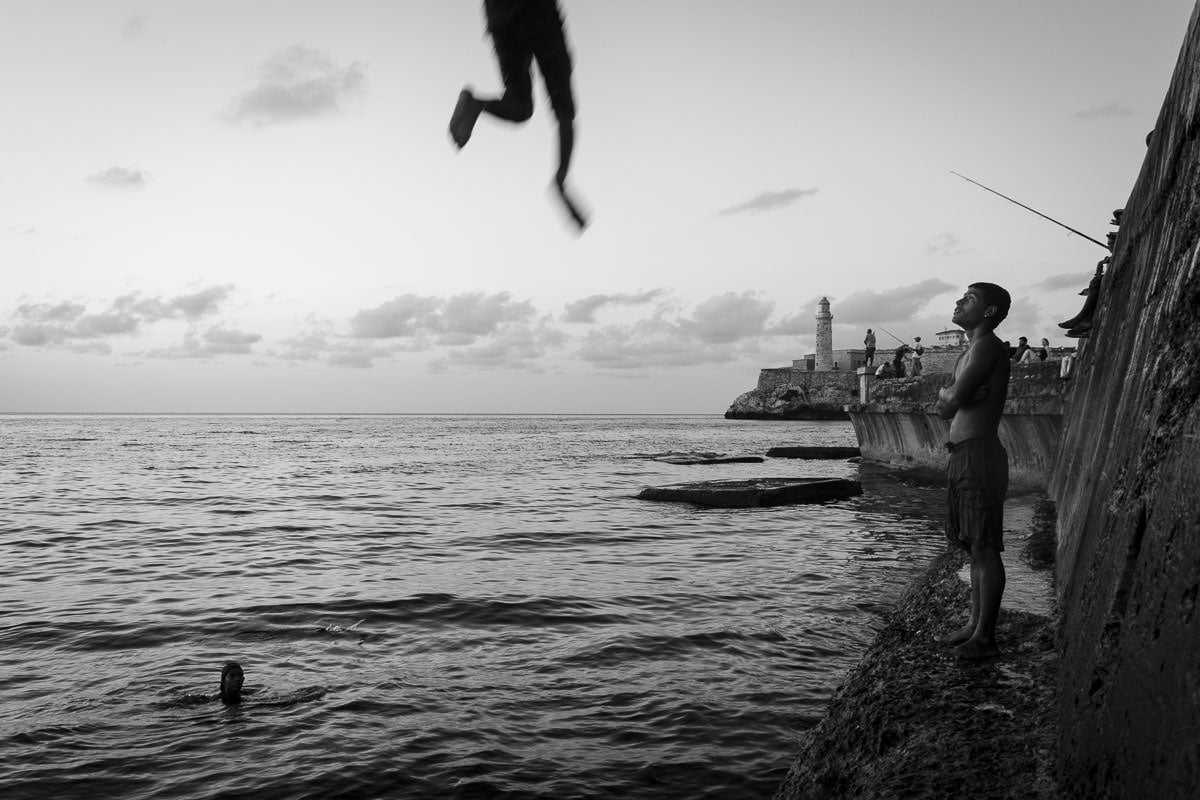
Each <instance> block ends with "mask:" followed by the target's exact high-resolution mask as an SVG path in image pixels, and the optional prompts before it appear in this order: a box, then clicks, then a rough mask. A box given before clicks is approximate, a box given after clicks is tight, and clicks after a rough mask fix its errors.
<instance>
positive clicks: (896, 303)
mask: <svg viewBox="0 0 1200 800" xmlns="http://www.w3.org/2000/svg"><path fill="white" fill-rule="evenodd" d="M955 288H957V287H956V286H955V284H952V283H947V282H946V281H943V280H940V279H938V278H928V279H926V280H923V281H921V282H920V283H914V284H911V285H909V286H899V287H897V288H895V289H886V290H884V291H874V290H872V289H863V290H861V291H857V292H855V293H853V294H851V295H850V296H849V297H847V298H846V299H844V300H840V301H838V302H837V303H834V304H832V305H833V308H832V310H833V314H834V317H835V318H836V319H837V320H838V322H840V323H845V324H857V325H867V326H870V325H872V324H876V325H878V324H882V323H885V322H902V321H905V320H908V319H909V318H911V317H914V316H916V313H917V312H918V311H919V310H920V309H922V308H924V307H925V305H926V304H928V303H929V301H930V300H932V299H933V298H935V297H937V296H938V295H940V294H944V293H946V292H948V291H951V290H952V289H955ZM813 307H814V308H815V307H816V303H815V302H814V303H813Z"/></svg>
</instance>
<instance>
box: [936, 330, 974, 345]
mask: <svg viewBox="0 0 1200 800" xmlns="http://www.w3.org/2000/svg"><path fill="white" fill-rule="evenodd" d="M966 336H967V334H966V332H965V331H961V330H959V329H958V328H953V329H951V330H947V331H938V332H937V340H938V344H940V345H943V346H945V347H962V346H963V345H964V344H966V342H967V339H966Z"/></svg>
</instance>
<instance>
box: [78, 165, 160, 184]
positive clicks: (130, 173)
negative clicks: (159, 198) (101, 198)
mask: <svg viewBox="0 0 1200 800" xmlns="http://www.w3.org/2000/svg"><path fill="white" fill-rule="evenodd" d="M149 177H150V176H149V174H147V173H145V172H142V171H141V170H140V169H127V168H126V167H109V168H108V169H106V170H104V172H97V173H96V174H95V175H92V176H90V177H89V178H88V179H87V182H88V183H90V184H92V185H93V186H98V187H100V188H101V189H144V188H146V179H147V178H149Z"/></svg>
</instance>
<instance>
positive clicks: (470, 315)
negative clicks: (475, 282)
mask: <svg viewBox="0 0 1200 800" xmlns="http://www.w3.org/2000/svg"><path fill="white" fill-rule="evenodd" d="M533 315H534V308H533V304H532V303H530V302H529V301H527V300H524V301H516V300H513V299H512V296H511V295H509V293H508V292H497V293H495V294H490V295H489V294H485V293H483V292H464V293H462V294H456V295H454V296H452V297H449V298H446V299H441V298H437V297H422V296H420V295H414V294H404V295H401V296H399V297H397V298H394V299H392V300H389V301H387V302H386V303H383V304H381V305H379V306H376V307H375V308H368V309H363V310H362V311H359V312H357V313H356V314H355V315H354V316H353V317H352V318H351V320H350V335H351V336H353V337H355V338H358V339H395V338H409V339H424V338H430V337H432V338H436V341H437V343H438V344H445V345H468V344H472V343H474V342H475V341H476V340H477V339H478V338H479V337H481V336H489V335H491V334H493V333H495V332H496V331H498V330H499V329H500V328H501V326H503V325H504V324H506V323H509V322H520V321H524V320H528V319H530V318H531V317H532V316H533Z"/></svg>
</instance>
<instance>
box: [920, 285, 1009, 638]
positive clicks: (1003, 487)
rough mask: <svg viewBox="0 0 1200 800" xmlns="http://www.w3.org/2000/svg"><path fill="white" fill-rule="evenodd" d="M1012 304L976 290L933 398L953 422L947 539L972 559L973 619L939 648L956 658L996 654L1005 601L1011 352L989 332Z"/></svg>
mask: <svg viewBox="0 0 1200 800" xmlns="http://www.w3.org/2000/svg"><path fill="white" fill-rule="evenodd" d="M1011 302H1012V300H1011V298H1010V297H1009V294H1008V292H1007V291H1005V290H1004V289H1002V288H1001V287H999V286H997V285H995V284H994V283H973V284H971V285H970V286H968V287H967V291H966V294H964V295H963V296H962V299H961V300H959V301H958V302H957V303H955V304H954V316H953V317H952V318H951V319H952V321H953V322H954V324H956V325H958V326H959V327H960V328H962V329H963V330H964V331H966V333H967V350H966V352H964V353H963V354H962V355H961V356H959V358H958V363H957V364H955V365H954V380H953V382H951V384H950V385H949V386H947V387H946V388H944V389H942V390H941V391H940V392H938V402H937V413H938V415H939V416H940V417H941V418H942V419H948V420H950V421H951V422H950V441H949V442H948V443H947V444H946V448H947V449H948V450H949V451H950V463H949V465H948V466H947V468H946V479H947V500H948V502H949V506H950V509H949V511H950V514H949V522H948V524H947V526H946V535H947V537H948V538H949V539H950V541H951V543H952V544H954V545H957V546H959V547H962V548H963V549H965V550H967V551H969V552H970V554H971V619H970V620H969V621H968V622H967V624H966V625H965V626H964V627H963V628H962V629H961V630H958V631H956V632H955V633H952V634H950V635H949V636H947V637H946V638H945V639H944V640H943V641H944V642H945V643H946V644H950V645H955V647H954V650H953V651H952V652H953V654H954V655H955V656H957V657H958V658H964V659H982V658H989V657H991V656H994V655H996V654H998V653H999V649H998V648H997V647H996V618H997V616H998V615H999V613H1000V598H1001V597H1002V596H1003V595H1004V562H1003V561H1001V559H1000V553H1001V551H1002V550H1004V495H1005V493H1006V492H1007V491H1008V454H1007V453H1006V452H1005V450H1004V446H1003V445H1001V444H1000V439H999V437H998V435H997V433H998V430H999V427H1000V414H1001V413H1002V412H1003V410H1004V399H1005V395H1006V394H1007V393H1008V374H1009V367H1010V362H1009V359H1008V348H1007V347H1005V346H1004V342H1002V341H1000V339H999V338H998V337H997V336H996V334H995V333H994V332H993V331H994V330H995V328H996V326H997V325H999V324H1000V322H1001V321H1002V320H1003V319H1004V318H1005V317H1006V316H1008V309H1009V306H1010V305H1011Z"/></svg>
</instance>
